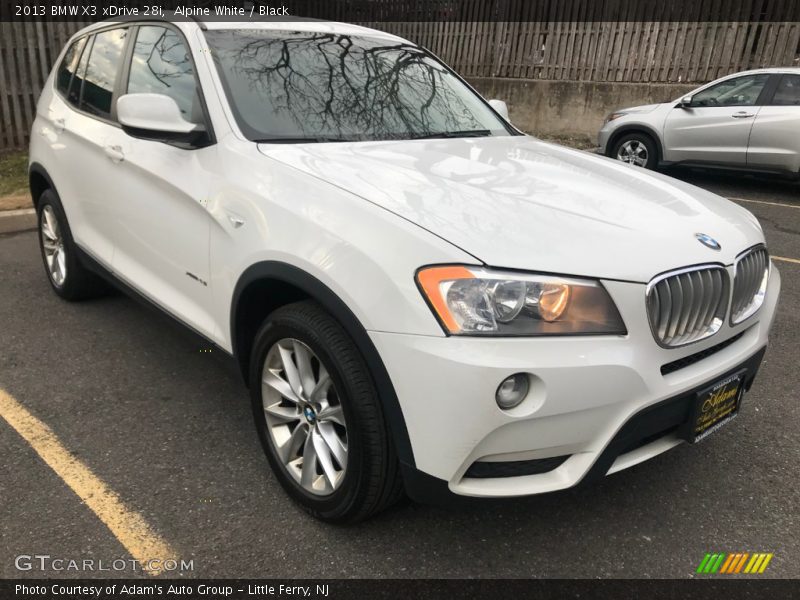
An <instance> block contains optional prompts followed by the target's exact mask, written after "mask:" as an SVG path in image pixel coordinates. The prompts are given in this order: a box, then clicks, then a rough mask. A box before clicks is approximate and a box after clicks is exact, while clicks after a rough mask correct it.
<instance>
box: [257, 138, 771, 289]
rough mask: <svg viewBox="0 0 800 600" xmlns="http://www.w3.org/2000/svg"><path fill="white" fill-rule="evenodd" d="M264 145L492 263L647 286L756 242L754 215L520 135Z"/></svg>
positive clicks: (269, 152)
mask: <svg viewBox="0 0 800 600" xmlns="http://www.w3.org/2000/svg"><path fill="white" fill-rule="evenodd" d="M259 150H260V151H261V152H262V153H263V154H265V155H266V156H269V157H270V158H272V159H275V160H278V161H281V162H283V163H284V164H287V165H290V166H292V167H294V168H296V169H299V170H301V171H303V172H305V173H307V174H309V175H312V176H314V177H317V178H319V179H322V180H324V181H327V182H329V183H330V184H332V185H335V186H337V187H339V188H341V189H344V190H347V191H348V192H351V193H353V194H356V195H358V196H360V197H362V198H364V199H365V200H368V201H369V202H372V203H374V204H377V205H379V206H381V207H383V208H385V209H386V210H389V211H391V212H393V213H395V214H397V215H399V216H400V217H403V218H404V219H407V220H409V221H411V222H413V223H416V224H417V225H419V226H420V227H423V228H425V229H427V230H428V231H430V232H432V233H434V234H435V235H437V236H439V237H442V238H444V239H445V240H448V241H449V242H450V243H452V244H454V245H455V246H458V247H459V248H461V249H462V250H464V251H466V252H468V253H469V254H471V255H473V256H474V257H476V258H477V259H479V260H480V261H482V262H484V263H486V264H488V265H490V266H494V267H504V268H509V269H523V270H530V271H543V272H551V273H560V274H565V275H585V276H590V277H600V278H607V279H621V280H627V281H639V282H646V281H649V280H650V279H651V278H652V277H653V276H654V275H656V274H658V273H662V272H664V271H668V270H671V269H674V268H678V267H683V266H687V265H695V264H700V263H706V262H720V263H724V264H730V263H732V262H733V260H734V258H735V257H736V255H737V254H738V253H739V252H741V251H742V250H744V249H746V248H748V247H750V246H753V245H755V244H757V243H760V242H762V241H763V234H762V232H761V228H760V226H759V224H758V221H757V220H756V219H755V217H753V216H752V214H750V213H749V212H748V211H747V210H745V209H743V208H741V207H739V206H737V205H735V204H733V203H732V202H729V201H728V200H725V199H723V198H720V197H719V196H716V195H714V194H711V193H709V192H706V191H704V190H701V189H699V188H697V187H694V186H691V185H688V184H685V183H683V182H680V181H678V180H675V179H672V178H670V177H666V176H663V175H659V174H654V173H651V172H648V171H644V170H642V169H639V168H635V167H630V166H628V165H624V164H622V163H619V162H617V161H612V160H610V159H606V158H603V157H599V156H595V155H591V154H588V153H585V152H579V151H575V150H570V149H567V148H564V147H561V146H556V145H552V144H546V143H544V142H540V141H538V140H536V139H535V138H531V137H527V136H509V137H487V138H472V139H432V140H417V141H394V142H360V143H324V144H299V145H283V144H282V145H279V144H270V145H264V144H262V145H259ZM696 233H705V234H707V235H710V236H711V237H713V238H714V239H716V240H717V241H718V242H719V243H720V244H721V245H722V250H721V251H714V250H711V249H709V248H707V247H705V246H704V245H702V244H701V243H700V242H699V241H698V240H697V239H696V238H695V234H696ZM387 243H390V241H387ZM397 250H398V252H402V251H403V250H402V248H398V249H397Z"/></svg>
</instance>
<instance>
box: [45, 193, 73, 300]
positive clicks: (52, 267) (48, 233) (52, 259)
mask: <svg viewBox="0 0 800 600" xmlns="http://www.w3.org/2000/svg"><path fill="white" fill-rule="evenodd" d="M39 227H40V228H41V230H42V247H43V248H44V260H45V263H47V272H48V273H49V275H50V279H51V280H52V281H53V283H54V284H55V285H56V287H61V286H63V285H64V281H65V280H66V278H67V255H66V251H65V250H64V238H63V236H62V235H61V228H60V227H59V226H58V219H56V214H55V212H54V211H53V207H52V206H50V205H49V204H48V205H46V206H45V207H44V209H43V210H42V218H41V221H40V223H39Z"/></svg>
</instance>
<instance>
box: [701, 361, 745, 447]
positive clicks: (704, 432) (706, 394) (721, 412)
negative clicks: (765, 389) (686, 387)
mask: <svg viewBox="0 0 800 600" xmlns="http://www.w3.org/2000/svg"><path fill="white" fill-rule="evenodd" d="M746 373H747V371H739V372H738V373H735V374H733V375H730V376H728V377H726V378H725V379H723V380H721V381H718V382H717V383H715V384H714V385H712V386H711V387H709V388H707V389H705V390H703V391H702V392H700V393H699V394H697V400H696V405H695V412H694V416H693V418H692V420H691V421H690V423H691V430H690V431H689V435H688V438H689V441H690V442H699V441H700V440H702V439H704V438H706V437H707V436H709V435H711V434H712V433H714V432H715V431H716V430H717V429H719V428H720V427H722V426H724V425H726V424H727V423H730V422H731V421H732V420H733V419H734V418H735V417H736V414H737V413H738V412H739V404H740V403H741V400H742V396H743V395H744V376H745V374H746Z"/></svg>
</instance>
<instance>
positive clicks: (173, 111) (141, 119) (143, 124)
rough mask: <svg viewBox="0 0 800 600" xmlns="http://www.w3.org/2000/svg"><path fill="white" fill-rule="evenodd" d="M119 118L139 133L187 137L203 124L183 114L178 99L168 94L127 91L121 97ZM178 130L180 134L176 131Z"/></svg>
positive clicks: (171, 137)
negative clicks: (199, 124) (129, 92)
mask: <svg viewBox="0 0 800 600" xmlns="http://www.w3.org/2000/svg"><path fill="white" fill-rule="evenodd" d="M117 119H118V120H119V122H120V124H121V125H122V127H123V128H129V129H132V130H134V131H133V132H131V133H132V134H134V135H136V134H137V133H138V134H139V137H148V138H157V139H162V138H170V139H178V138H183V137H185V136H186V134H194V133H196V132H199V131H202V130H203V128H202V127H200V126H198V125H195V124H194V123H190V122H189V121H187V120H186V119H184V118H183V115H182V114H181V109H180V108H179V107H178V103H177V102H175V100H174V99H172V98H170V97H169V96H165V95H164V94H125V95H124V96H120V98H119V100H117ZM176 134H177V135H176Z"/></svg>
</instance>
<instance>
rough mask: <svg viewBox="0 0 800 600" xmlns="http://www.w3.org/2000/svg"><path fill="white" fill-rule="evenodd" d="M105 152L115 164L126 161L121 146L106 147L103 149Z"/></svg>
mask: <svg viewBox="0 0 800 600" xmlns="http://www.w3.org/2000/svg"><path fill="white" fill-rule="evenodd" d="M103 150H104V151H105V153H106V156H107V157H108V158H110V159H111V160H112V161H114V162H117V163H119V162H122V161H123V160H125V153H124V152H123V151H122V148H120V147H119V146H106V147H105V148H103Z"/></svg>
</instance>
